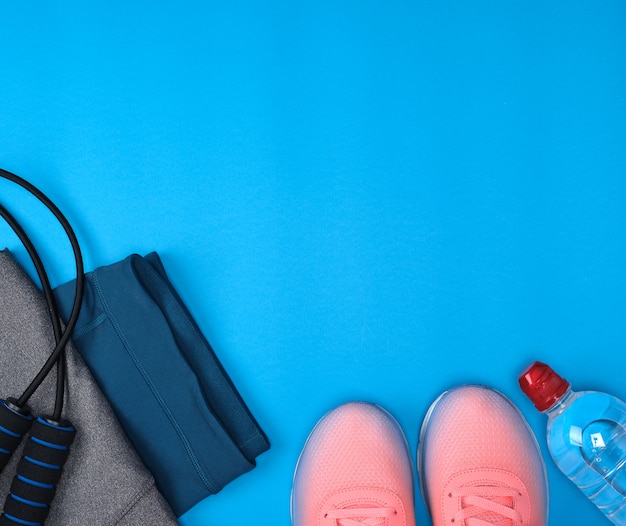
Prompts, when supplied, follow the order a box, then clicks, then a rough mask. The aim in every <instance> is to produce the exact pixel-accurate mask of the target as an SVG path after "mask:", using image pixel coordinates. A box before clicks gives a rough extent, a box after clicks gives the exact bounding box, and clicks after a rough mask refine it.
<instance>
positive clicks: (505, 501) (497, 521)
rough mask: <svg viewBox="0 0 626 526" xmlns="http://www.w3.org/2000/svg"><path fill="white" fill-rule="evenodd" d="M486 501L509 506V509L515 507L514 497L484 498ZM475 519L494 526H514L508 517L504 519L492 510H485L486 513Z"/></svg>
mask: <svg viewBox="0 0 626 526" xmlns="http://www.w3.org/2000/svg"><path fill="white" fill-rule="evenodd" d="M482 498H484V499H486V500H490V501H492V502H497V503H498V504H502V505H504V506H507V507H508V508H512V507H513V505H514V502H513V498H512V497H482ZM474 518H475V519H481V520H483V521H485V522H487V523H489V524H493V525H494V526H513V521H512V520H511V519H508V518H506V517H502V515H500V514H499V513H496V512H495V511H491V510H485V512H484V513H481V514H479V515H475V516H474Z"/></svg>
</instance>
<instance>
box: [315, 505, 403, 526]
mask: <svg viewBox="0 0 626 526" xmlns="http://www.w3.org/2000/svg"><path fill="white" fill-rule="evenodd" d="M397 514H398V512H397V511H396V510H395V509H394V508H343V509H333V510H329V511H327V512H326V513H325V514H324V518H328V519H332V520H335V522H336V524H337V526H382V525H384V524H385V523H386V519H387V518H389V517H393V516H394V515H397Z"/></svg>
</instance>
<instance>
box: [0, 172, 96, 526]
mask: <svg viewBox="0 0 626 526" xmlns="http://www.w3.org/2000/svg"><path fill="white" fill-rule="evenodd" d="M0 177H3V178H5V179H8V180H10V181H12V182H14V183H16V184H18V185H19V186H21V187H22V188H24V189H25V190H27V191H28V192H30V193H31V194H32V195H33V196H35V197H36V198H37V199H39V201H41V202H42V203H43V204H44V205H45V206H46V207H47V208H48V210H50V211H51V212H52V214H53V215H54V216H55V217H56V219H57V220H58V221H59V223H60V224H61V226H62V227H63V229H64V230H65V233H66V235H67V237H68V239H69V241H70V244H71V245H72V250H73V252H74V259H75V262H76V296H75V298H74V304H73V306H72V311H71V314H70V319H69V320H68V323H67V327H66V328H65V331H62V330H61V321H60V318H59V312H58V308H57V305H56V302H55V300H54V293H53V291H52V287H51V286H50V280H49V279H48V275H47V273H46V270H45V268H44V266H43V263H42V261H41V258H40V257H39V254H38V252H37V250H36V248H35V246H34V245H33V243H32V241H31V240H30V239H29V237H28V235H27V234H26V232H25V231H24V229H23V228H22V227H21V225H20V224H19V223H18V222H17V220H16V219H15V218H14V217H13V216H12V215H11V214H10V213H9V212H8V210H7V209H6V208H4V206H2V205H1V204H0V216H2V217H3V218H4V219H5V221H6V222H7V223H8V224H9V226H10V227H11V228H12V229H13V231H14V232H15V233H16V234H17V236H18V237H19V239H20V241H21V242H22V244H23V245H24V247H25V248H26V251H27V252H28V255H29V256H30V259H31V260H32V262H33V264H34V265H35V270H36V271H37V275H38V276H39V281H40V282H41V287H42V289H43V293H44V296H45V299H46V304H47V306H48V312H49V315H50V321H51V324H52V328H53V331H54V339H55V342H56V346H55V348H54V350H53V351H52V353H51V354H50V356H49V357H48V359H47V360H46V363H45V364H44V366H43V367H42V368H41V370H40V371H39V373H38V374H37V375H36V376H35V378H34V379H33V380H32V382H31V383H30V385H29V386H28V388H27V389H26V391H24V393H23V394H22V396H21V397H20V398H19V400H16V399H15V398H7V399H6V400H0V422H1V424H2V425H0V470H2V469H3V468H4V467H5V466H6V465H7V462H8V460H9V458H10V457H11V455H12V453H13V451H14V450H15V448H16V447H17V446H18V444H19V443H20V442H21V441H22V438H23V437H24V435H25V434H26V433H27V432H28V433H29V435H30V436H29V437H28V439H27V440H26V443H25V446H24V451H23V454H22V457H21V458H20V460H19V462H18V464H17V468H16V471H15V476H14V477H13V483H12V485H11V489H10V493H9V494H8V495H7V497H6V501H5V503H4V508H3V511H2V515H0V526H15V524H29V525H30V524H32V525H35V526H43V524H44V522H45V520H46V518H47V516H48V513H49V511H50V505H51V503H52V501H53V499H54V495H55V493H56V486H57V483H58V482H59V480H60V478H61V474H62V473H63V465H64V464H65V461H66V460H67V457H68V455H69V452H70V446H71V444H72V442H73V441H74V437H75V435H76V429H75V428H74V426H73V425H72V424H71V423H70V422H69V421H67V420H62V419H61V415H62V413H63V402H64V395H65V376H66V362H65V360H66V353H65V347H66V345H67V343H68V341H69V339H70V336H71V334H72V332H73V331H74V328H75V326H76V322H77V321H78V315H79V312H80V306H81V304H82V300H83V293H84V284H85V276H84V273H83V260H82V255H81V252H80V247H79V245H78V240H77V239H76V235H75V234H74V231H73V230H72V227H71V226H70V224H69V222H68V221H67V219H65V217H64V216H63V214H62V213H61V211H60V210H59V209H58V208H57V207H56V206H55V205H54V203H52V201H50V199H48V198H47V197H46V196H45V194H43V193H42V192H41V191H40V190H38V189H37V188H35V187H34V186H33V185H32V184H30V183H29V182H27V181H25V180H24V179H22V178H20V177H18V176H17V175H15V174H12V173H11V172H7V171H6V170H2V169H0ZM55 364H56V366H57V385H56V395H55V406H54V413H53V415H52V416H51V417H44V416H39V417H37V418H36V419H34V418H33V416H32V415H31V414H30V409H29V408H28V406H27V405H26V403H27V402H28V400H29V398H30V397H31V396H32V395H33V393H34V392H35V391H36V390H37V389H38V387H39V386H40V385H41V383H42V382H43V381H44V379H45V378H46V377H47V376H48V374H49V373H50V371H51V370H52V368H53V367H54V366H55ZM29 430H30V431H29Z"/></svg>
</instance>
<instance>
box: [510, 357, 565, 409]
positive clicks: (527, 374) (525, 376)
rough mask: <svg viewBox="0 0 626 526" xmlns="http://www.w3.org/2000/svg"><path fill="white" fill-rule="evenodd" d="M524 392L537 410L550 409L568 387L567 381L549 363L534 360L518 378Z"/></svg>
mask: <svg viewBox="0 0 626 526" xmlns="http://www.w3.org/2000/svg"><path fill="white" fill-rule="evenodd" d="M518 380H519V385H520V387H521V388H522V391H524V394H525V395H526V396H527V397H528V398H530V399H531V401H532V403H533V404H535V407H536V408H537V409H539V411H545V410H546V409H550V407H552V406H553V405H554V404H555V403H556V402H557V401H558V400H559V399H560V398H561V397H562V396H563V395H564V394H565V393H566V392H567V390H568V389H569V386H570V384H569V382H568V381H567V380H565V379H564V378H561V377H560V376H559V375H558V374H556V373H555V372H554V371H553V370H552V368H551V367H550V366H549V365H546V364H545V363H542V362H535V363H533V364H532V365H531V366H530V367H528V368H527V369H526V370H525V371H524V372H523V373H522V374H521V375H520V377H519V378H518Z"/></svg>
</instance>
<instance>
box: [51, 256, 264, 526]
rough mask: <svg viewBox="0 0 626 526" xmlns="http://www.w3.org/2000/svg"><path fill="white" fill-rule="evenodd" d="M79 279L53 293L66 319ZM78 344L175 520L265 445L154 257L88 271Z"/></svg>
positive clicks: (251, 460) (242, 468)
mask: <svg viewBox="0 0 626 526" xmlns="http://www.w3.org/2000/svg"><path fill="white" fill-rule="evenodd" d="M74 287H75V285H74V282H70V283H67V284H65V285H62V286H61V287H59V288H58V289H56V291H55V293H56V295H57V299H58V302H59V308H60V309H61V310H62V312H63V315H64V316H65V317H67V316H68V315H69V312H70V310H71V306H72V302H73V299H74ZM85 288H86V291H85V298H84V300H83V306H82V310H81V313H80V318H79V321H78V324H77V326H76V329H75V331H74V335H73V341H74V344H75V346H76V348H77V349H78V351H79V352H80V353H81V355H82V356H83V358H84V359H85V361H86V362H87V365H88V366H89V368H90V369H91V371H92V373H93V375H94V377H95V378H96V381H97V382H98V383H99V385H100V387H101V389H102V390H103V391H104V393H105V395H106V396H107V398H108V400H109V402H110V403H111V405H112V407H113V409H114V411H115V413H116V415H117V417H118V418H119V420H120V422H121V424H122V427H123V428H124V430H125V431H126V433H127V434H128V436H129V438H130V440H131V442H132V443H133V444H134V446H135V448H136V449H137V452H138V453H139V455H140V456H141V458H142V460H143V461H144V463H145V464H146V466H147V467H148V468H149V469H150V471H152V473H153V475H154V477H155V480H156V484H157V487H158V488H159V489H160V491H161V493H162V494H163V495H164V496H165V498H166V499H167V501H168V502H169V504H170V506H171V507H172V509H173V510H174V512H175V513H176V515H177V516H180V515H182V514H183V513H184V512H186V511H187V510H188V509H189V508H191V507H192V506H193V505H194V504H196V503H197V502H198V501H199V500H201V499H203V498H204V497H206V496H208V495H211V494H214V493H216V492H218V491H219V490H220V489H221V488H222V487H223V486H224V485H225V484H227V483H228V482H230V481H231V480H233V479H235V478H236V477H238V476H239V475H241V474H243V473H245V472H247V471H249V470H250V469H252V468H253V467H254V465H255V458H256V457H257V456H258V455H259V454H261V453H262V452H264V451H266V450H267V449H268V448H269V442H268V440H267V437H266V436H265V434H264V432H263V431H262V429H261V428H260V427H259V425H258V423H257V422H256V420H255V419H254V417H253V416H252V414H251V413H250V411H249V409H248V408H247V407H246V404H245V403H244V401H243V400H242V398H241V396H240V395H239V393H238V392H237V390H236V388H235V386H234V385H233V383H232V381H231V380H230V378H229V377H228V375H227V374H226V372H225V371H224V369H223V367H222V366H221V364H220V362H219V360H218V358H217V356H216V355H215V353H214V352H213V350H212V349H211V346H210V345H209V343H208V342H207V340H206V339H205V338H204V336H203V335H202V333H201V331H200V329H199V328H198V326H197V324H196V323H195V322H194V320H193V318H192V317H191V315H190V313H189V312H188V310H187V308H186V307H185V305H184V304H183V302H182V300H181V299H180V297H179V296H178V294H177V293H176V291H175V290H174V288H173V287H172V285H171V283H170V282H169V280H168V278H167V276H166V274H165V270H164V268H163V265H162V264H161V261H160V259H159V257H158V256H157V254H156V253H151V254H149V255H148V256H146V257H141V256H138V255H132V256H129V257H128V258H126V259H124V260H123V261H120V262H119V263H115V264H113V265H110V266H106V267H101V268H98V269H96V270H94V271H93V272H90V273H88V274H87V275H86V286H85Z"/></svg>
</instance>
